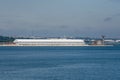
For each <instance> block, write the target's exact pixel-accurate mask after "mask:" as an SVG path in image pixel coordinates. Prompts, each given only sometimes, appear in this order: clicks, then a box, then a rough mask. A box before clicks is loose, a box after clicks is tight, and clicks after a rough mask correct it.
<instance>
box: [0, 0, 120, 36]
mask: <svg viewBox="0 0 120 80" xmlns="http://www.w3.org/2000/svg"><path fill="white" fill-rule="evenodd" d="M0 35H6V36H15V37H17V36H28V37H29V36H37V37H64V36H66V37H100V36H101V35H105V36H108V37H117V38H120V0H0Z"/></svg>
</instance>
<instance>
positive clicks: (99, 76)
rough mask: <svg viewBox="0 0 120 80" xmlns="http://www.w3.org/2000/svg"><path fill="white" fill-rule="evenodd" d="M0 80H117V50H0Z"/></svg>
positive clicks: (119, 65) (119, 74) (119, 58)
mask: <svg viewBox="0 0 120 80" xmlns="http://www.w3.org/2000/svg"><path fill="white" fill-rule="evenodd" d="M0 80H120V46H92V47H90V46H84V47H72V46H71V47H65V46H64V47H33V46H29V47H27V46H19V47H17V46H13V47H12V46H8V47H7V46H4V47H3V46H1V47H0Z"/></svg>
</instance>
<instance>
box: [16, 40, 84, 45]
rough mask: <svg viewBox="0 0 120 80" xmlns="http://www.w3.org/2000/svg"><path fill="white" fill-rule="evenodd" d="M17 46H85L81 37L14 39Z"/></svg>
mask: <svg viewBox="0 0 120 80" xmlns="http://www.w3.org/2000/svg"><path fill="white" fill-rule="evenodd" d="M14 43H15V44H16V45H17V46H85V45H86V44H85V42H84V40H81V39H16V40H15V41H14Z"/></svg>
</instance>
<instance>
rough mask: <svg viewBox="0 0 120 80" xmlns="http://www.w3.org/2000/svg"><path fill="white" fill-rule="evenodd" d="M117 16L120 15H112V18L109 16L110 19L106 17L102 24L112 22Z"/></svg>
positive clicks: (119, 14)
mask: <svg viewBox="0 0 120 80" xmlns="http://www.w3.org/2000/svg"><path fill="white" fill-rule="evenodd" d="M119 16H120V13H117V14H115V15H112V16H110V17H106V18H105V19H104V22H108V21H111V20H113V19H114V18H116V17H119Z"/></svg>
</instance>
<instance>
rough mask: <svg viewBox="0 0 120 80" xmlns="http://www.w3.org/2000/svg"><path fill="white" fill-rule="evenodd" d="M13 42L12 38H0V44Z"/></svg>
mask: <svg viewBox="0 0 120 80" xmlns="http://www.w3.org/2000/svg"><path fill="white" fill-rule="evenodd" d="M14 40H15V38H13V37H6V36H0V42H13V41H14Z"/></svg>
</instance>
